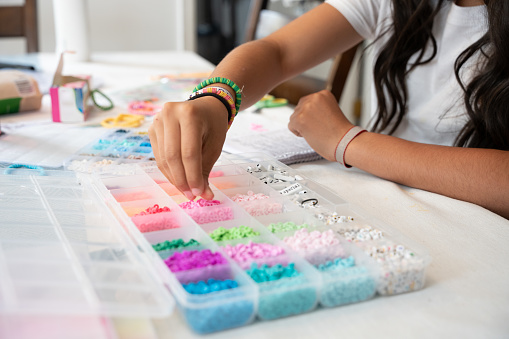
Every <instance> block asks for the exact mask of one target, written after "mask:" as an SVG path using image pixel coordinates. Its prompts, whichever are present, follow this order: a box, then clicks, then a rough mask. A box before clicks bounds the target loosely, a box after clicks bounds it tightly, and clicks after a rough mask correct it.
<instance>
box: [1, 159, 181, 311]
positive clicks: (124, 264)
mask: <svg viewBox="0 0 509 339" xmlns="http://www.w3.org/2000/svg"><path fill="white" fill-rule="evenodd" d="M93 180H94V179H93V178H92V177H91V176H89V175H86V174H79V173H78V174H76V173H74V172H70V171H44V170H41V169H39V170H27V169H15V170H13V169H4V168H0V277H1V278H0V313H4V314H7V313H9V314H81V315H83V314H100V315H108V316H149V317H159V316H167V315H169V314H170V313H171V312H172V311H173V309H174V305H175V301H174V299H173V297H172V296H171V295H170V293H169V291H168V290H167V288H166V287H165V286H164V285H163V283H162V282H161V280H160V278H159V277H158V274H157V273H156V272H155V271H154V269H153V265H150V264H149V263H148V262H147V261H148V259H147V258H146V257H145V256H144V255H143V253H142V252H140V250H139V249H138V248H137V247H136V245H135V244H134V243H133V242H132V240H131V239H130V238H129V237H128V236H127V235H126V233H125V232H124V230H123V228H122V227H123V225H122V224H121V221H119V220H118V219H117V218H115V217H114V215H113V213H112V211H111V210H110V209H109V208H108V207H107V205H106V204H104V198H103V197H102V196H101V195H100V194H99V192H98V191H97V190H96V188H95V187H94V184H93Z"/></svg>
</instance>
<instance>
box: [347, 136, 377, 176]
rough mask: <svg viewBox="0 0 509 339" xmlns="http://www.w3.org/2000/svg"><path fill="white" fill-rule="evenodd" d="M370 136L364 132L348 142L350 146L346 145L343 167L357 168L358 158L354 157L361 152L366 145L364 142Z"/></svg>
mask: <svg viewBox="0 0 509 339" xmlns="http://www.w3.org/2000/svg"><path fill="white" fill-rule="evenodd" d="M372 134H373V133H370V132H368V131H364V132H362V133H360V134H358V135H357V136H356V137H355V138H354V139H353V140H351V141H350V144H349V145H348V147H347V148H346V150H345V153H344V160H345V166H347V167H352V166H353V167H359V163H358V161H357V160H358V158H359V157H358V156H357V157H356V155H358V154H359V153H360V152H362V149H363V147H364V145H365V144H366V140H368V139H369V137H370V135H372Z"/></svg>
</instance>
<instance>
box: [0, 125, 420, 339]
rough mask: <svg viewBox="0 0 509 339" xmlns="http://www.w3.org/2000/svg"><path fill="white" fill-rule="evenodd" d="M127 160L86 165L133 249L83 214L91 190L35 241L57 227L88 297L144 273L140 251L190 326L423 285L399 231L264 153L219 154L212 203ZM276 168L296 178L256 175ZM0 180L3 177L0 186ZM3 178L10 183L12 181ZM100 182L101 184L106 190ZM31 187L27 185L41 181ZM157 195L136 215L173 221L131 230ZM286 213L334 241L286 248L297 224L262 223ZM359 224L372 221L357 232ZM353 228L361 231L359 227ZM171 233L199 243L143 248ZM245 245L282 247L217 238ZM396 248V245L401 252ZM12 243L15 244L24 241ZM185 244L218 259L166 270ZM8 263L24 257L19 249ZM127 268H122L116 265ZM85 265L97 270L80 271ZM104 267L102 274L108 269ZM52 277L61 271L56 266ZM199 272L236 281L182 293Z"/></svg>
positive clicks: (29, 228)
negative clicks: (153, 210)
mask: <svg viewBox="0 0 509 339" xmlns="http://www.w3.org/2000/svg"><path fill="white" fill-rule="evenodd" d="M125 137H126V135H124V136H123V138H124V139H121V140H125ZM119 139H120V138H119ZM133 147H134V146H133ZM136 147H138V146H136ZM120 161H123V160H119V162H120ZM133 163H135V161H133ZM137 164H139V165H135V166H133V167H132V168H133V169H132V170H131V174H129V171H123V170H120V167H119V170H117V171H115V166H121V164H120V163H119V164H118V165H115V166H111V167H106V166H105V167H104V168H103V169H104V170H101V171H100V172H98V171H96V172H94V173H96V174H98V175H100V178H101V180H102V182H99V181H98V187H97V190H98V191H99V192H100V193H101V194H103V196H104V201H105V202H106V203H107V205H108V207H110V209H111V210H112V211H113V213H114V215H115V216H116V217H117V219H118V222H119V224H120V225H121V229H122V230H123V231H124V232H126V234H127V236H128V238H129V239H131V240H132V241H133V242H134V243H135V246H134V247H132V248H129V249H127V248H125V246H122V244H121V242H120V240H119V238H118V237H120V239H122V236H121V235H119V234H117V233H111V232H108V231H106V230H103V229H102V228H103V227H105V226H106V225H107V223H108V221H107V220H103V219H100V218H99V216H98V215H97V213H93V211H92V213H89V212H90V211H89V208H90V207H89V206H88V205H87V204H89V203H90V199H88V200H86V201H87V204H84V205H83V206H82V207H83V208H84V209H83V210H81V209H79V208H78V209H76V211H75V213H74V215H75V216H74V219H70V216H69V214H71V213H67V212H59V215H58V216H57V217H56V219H57V220H59V222H60V223H62V231H59V232H57V233H56V234H54V233H51V232H48V233H47V235H46V236H47V237H48V238H47V239H46V240H45V241H44V243H42V242H41V243H40V244H39V246H43V244H46V243H52V242H55V241H56V240H55V239H58V236H62V234H63V235H64V236H65V237H66V239H68V244H69V245H70V246H71V247H72V248H73V251H72V252H71V253H73V258H78V260H79V261H80V262H81V263H82V266H83V267H84V268H85V272H86V273H85V274H86V275H87V276H90V277H94V278H93V279H94V284H96V285H97V286H96V285H93V291H94V293H95V295H97V296H99V297H100V298H102V299H103V300H104V301H106V302H107V301H108V298H109V297H111V296H112V294H109V293H108V291H107V286H108V284H109V283H108V279H111V278H112V277H113V276H119V275H123V276H125V277H127V278H126V279H127V280H126V283H125V285H123V287H129V286H131V285H132V286H134V285H135V284H137V283H139V282H140V281H141V280H142V279H143V278H144V276H140V275H139V274H136V273H137V272H136V269H135V268H133V267H134V266H136V265H137V264H138V263H137V262H136V255H137V254H142V258H144V259H145V261H144V263H145V264H149V265H150V266H151V267H152V268H153V269H154V271H155V272H156V273H157V275H158V276H159V278H160V279H161V280H162V281H163V282H164V284H165V285H166V286H168V287H169V289H170V290H171V292H172V294H173V296H174V298H175V300H176V301H177V305H178V308H179V310H180V311H181V313H182V314H183V317H184V319H185V320H186V322H187V323H188V324H189V326H190V327H191V328H192V329H193V330H194V331H196V332H198V333H210V332H215V331H220V330H224V329H228V328H232V327H237V326H243V325H246V324H249V323H251V322H252V321H253V320H254V319H255V317H258V319H261V320H270V319H278V318H282V317H286V316H291V315H294V314H300V313H305V312H309V311H311V310H313V309H315V308H316V306H317V305H318V304H320V305H322V306H324V307H335V306H340V305H344V304H349V303H354V302H360V301H364V300H368V299H370V298H373V297H374V296H375V295H376V293H377V292H378V294H380V295H388V294H397V293H402V292H408V291H412V290H416V289H419V288H422V287H423V286H424V283H425V271H426V268H427V266H428V264H429V256H428V255H427V254H426V251H425V250H422V249H421V248H420V247H419V246H417V245H415V244H414V243H413V242H411V241H410V240H409V239H406V238H405V237H403V236H402V235H401V234H400V232H397V231H395V230H394V229H393V228H391V227H389V226H387V225H385V224H382V223H381V222H379V220H377V219H376V218H371V217H370V216H368V215H367V214H365V213H364V211H363V210H361V209H358V208H356V207H355V206H353V205H349V204H347V203H346V202H345V200H344V199H343V198H341V197H339V196H337V195H335V194H334V193H332V192H331V191H329V190H328V189H326V188H324V187H322V186H320V185H318V184H317V183H315V182H314V181H312V180H310V179H309V178H306V177H305V176H301V175H299V173H298V171H295V170H293V169H291V168H289V167H287V166H285V165H283V164H282V163H280V162H278V161H276V160H274V159H273V158H271V157H269V156H266V155H263V154H236V155H231V154H223V155H221V157H220V158H219V159H218V162H217V163H216V165H215V167H214V168H213V171H212V172H214V173H215V174H214V175H212V176H211V177H210V178H209V182H210V183H211V185H212V189H213V191H214V194H215V199H216V200H219V201H221V204H220V205H217V206H209V207H201V208H195V209H189V210H186V209H182V208H181V207H179V206H178V204H180V203H182V202H187V201H188V199H187V198H186V197H185V196H184V195H182V194H181V192H179V191H178V190H177V189H176V188H175V187H174V186H173V185H172V184H171V183H169V181H168V180H167V179H166V178H165V177H164V175H163V174H162V173H161V172H160V171H159V170H158V169H157V167H156V166H155V165H154V164H153V163H148V162H145V163H144V162H137ZM257 165H259V166H257ZM282 171H285V172H286V173H284V174H283V175H287V176H292V177H293V178H295V177H296V176H299V177H300V178H298V179H297V178H295V181H291V180H290V181H286V182H275V183H274V182H273V183H268V184H264V183H263V180H262V181H261V180H260V178H262V179H263V177H264V176H268V175H271V176H273V175H274V174H281V173H280V172H282ZM1 180H2V178H0V183H1V182H2V181H1ZM6 184H9V185H10V184H12V182H10V183H6ZM14 184H15V183H14ZM293 184H299V185H300V187H298V188H297V189H292V190H288V192H286V191H285V192H283V193H284V194H283V193H281V191H283V190H285V189H288V188H289V186H291V185H293ZM104 185H106V186H107V188H109V189H110V190H109V191H108V189H106V188H105V187H104ZM54 186H58V185H54ZM29 188H31V189H32V190H33V189H35V190H36V191H37V190H38V189H39V186H37V185H34V186H29ZM250 191H252V192H253V194H257V193H262V194H265V195H266V196H268V198H267V199H263V200H251V201H249V200H248V201H236V202H235V201H233V198H234V197H235V196H236V195H238V194H242V195H247V194H248V193H249V192H250ZM16 194H17V193H12V194H11V195H9V196H8V199H10V200H6V201H8V203H9V204H10V205H9V206H12V207H18V206H20V205H19V201H18V200H16V199H17V196H16ZM30 195H31V193H30V191H29V190H27V192H25V193H24V196H30ZM346 195H347V194H345V196H346ZM24 196H23V197H24ZM0 199H2V198H0ZM46 201H47V200H44V201H43V202H42V204H43V206H46ZM34 204H36V205H37V202H36V201H34ZM55 204H57V203H56V202H55ZM155 204H158V205H159V207H161V206H168V207H170V209H171V210H172V211H171V212H166V214H165V213H158V214H154V215H149V216H141V217H143V218H147V219H150V218H162V217H165V216H166V215H168V216H170V215H172V216H174V217H175V218H174V219H178V223H179V226H180V227H179V228H170V229H165V230H155V229H150V232H145V233H143V229H142V230H141V231H140V229H139V227H137V226H139V224H140V223H139V222H137V221H136V220H134V219H136V217H135V214H138V213H140V212H141V211H143V210H144V209H146V208H147V207H150V206H154V205H155ZM257 204H260V206H258V205H257ZM267 204H269V205H272V206H275V205H276V204H279V206H280V210H278V211H277V213H258V212H259V211H261V210H264V208H265V207H264V205H267ZM37 206H40V205H37ZM55 206H56V205H55ZM224 208H228V209H229V211H230V210H231V213H230V212H228V213H226V212H225V213H221V209H224ZM43 210H44V209H42V210H41V211H43ZM41 211H38V210H34V211H32V214H27V216H28V217H29V222H27V221H26V220H25V222H23V223H22V224H21V225H20V226H21V228H20V229H21V232H22V233H16V236H15V237H23V236H25V237H30V236H31V234H33V233H32V232H36V230H35V223H36V222H38V221H39V222H41V225H40V226H41V227H46V228H50V226H48V223H50V224H51V222H52V221H53V220H54V219H55V218H53V217H50V218H49V219H48V217H46V219H44V215H43V214H41V213H38V212H41ZM223 212H224V211H223ZM273 212H274V211H273ZM219 215H223V216H225V215H228V218H219V219H220V220H219V219H218V220H216V219H214V218H212V217H210V216H219ZM174 219H172V220H174ZM8 220H9V224H8V226H9V227H6V228H5V229H4V230H3V232H4V234H6V235H7V238H6V240H4V239H2V238H1V235H0V239H2V240H0V246H7V245H8V246H14V245H13V244H14V241H12V239H13V238H12V237H13V236H12V234H14V233H12V232H14V231H12V229H13V228H14V225H16V226H17V222H18V221H19V220H18V219H8ZM48 220H49V221H48ZM289 222H292V223H294V224H295V225H305V226H306V227H307V228H308V229H309V231H313V230H318V231H327V230H332V231H333V232H334V235H335V237H336V238H337V239H338V241H339V243H337V244H334V245H332V246H323V247H320V248H317V249H315V250H305V251H304V250H298V251H295V250H292V249H291V248H289V247H288V246H287V245H286V244H285V243H284V242H283V241H282V240H283V239H284V237H285V236H289V235H292V234H294V233H295V232H296V230H293V231H286V232H285V231H282V232H277V233H272V232H271V231H269V229H268V226H269V225H270V224H275V223H289ZM71 225H73V226H71ZM80 225H86V227H87V228H89V230H87V232H86V233H83V226H80ZM239 226H247V227H250V228H251V229H252V230H253V231H254V232H257V235H253V234H251V235H250V236H249V237H245V238H241V239H232V240H224V238H223V239H222V240H220V241H217V242H216V241H214V240H213V239H212V238H211V236H210V234H211V233H212V232H214V231H215V230H217V229H219V228H220V227H222V228H224V229H225V230H229V229H232V228H233V227H239ZM368 226H369V227H371V229H367V227H368ZM73 228H74V229H73ZM366 229H367V230H366ZM361 230H362V232H364V233H363V234H362V235H360V236H358V233H360V232H361ZM366 232H367V233H366ZM370 232H371V233H370ZM377 232H381V233H377ZM9 234H11V235H10V237H11V238H9ZM36 234H39V233H36ZM366 234H369V235H366ZM381 235H383V236H381ZM117 236H118V237H117ZM97 237H101V239H102V240H101V241H96V242H90V241H91V240H92V239H97ZM214 238H216V237H214ZM85 239H86V240H85ZM177 239H182V243H183V242H188V241H190V240H191V239H194V240H197V241H198V242H199V244H193V245H192V246H188V247H184V248H172V249H166V250H162V251H156V250H155V248H154V247H153V245H155V244H158V243H161V242H164V241H173V240H177ZM249 243H254V244H262V243H263V244H269V245H272V246H278V247H280V248H282V249H283V250H284V253H278V254H274V255H266V256H264V257H262V258H251V259H246V260H240V259H238V258H236V257H235V256H233V257H232V258H230V257H229V256H228V255H227V253H230V252H228V251H229V250H227V248H226V247H227V246H236V245H239V244H249ZM398 246H400V247H398ZM401 246H404V249H403V252H401V251H402V250H401ZM13 248H14V247H13ZM42 248H45V247H42ZM389 248H390V249H391V250H392V249H396V248H397V249H398V251H400V252H397V253H396V252H395V253H396V254H394V255H392V257H395V256H396V257H397V256H398V255H399V254H401V253H403V255H402V259H401V258H399V259H398V260H392V259H391V260H388V259H387V258H389V257H390V256H387V257H383V256H382V257H380V256H379V255H378V254H379V253H380V251H382V253H385V252H390V251H389ZM133 249H135V250H134V252H133ZM405 249H409V250H410V251H411V253H413V255H411V254H408V253H410V252H408V251H407V252H405ZM17 250H21V252H23V251H22V249H17ZM192 250H211V251H212V252H217V253H221V254H222V255H223V257H224V258H225V260H226V262H223V263H222V264H219V265H214V266H210V267H200V268H191V269H185V270H181V271H178V270H177V271H175V272H172V271H170V269H169V268H168V266H167V265H166V263H165V262H164V260H167V259H168V258H171V257H172V256H173V255H175V253H177V252H178V253H181V252H183V251H192ZM61 251H64V252H65V249H62V248H59V249H57V247H54V248H52V250H51V251H48V252H47V254H46V255H47V256H48V257H55V256H57V255H58V254H59V253H61ZM383 251H385V252H383ZM395 251H396V250H395ZM65 253H67V252H65ZM405 255H406V256H405ZM392 257H391V258H392ZM71 259H72V258H71ZM382 259H383V260H382ZM17 260H28V258H27V257H26V255H25V254H21V255H20V256H19V259H17ZM69 260H70V259H69ZM126 265H131V266H132V267H130V268H125V266H126ZM253 265H254V266H253ZM263 265H266V266H263ZM278 265H281V266H278ZM290 265H293V266H290ZM89 267H97V268H94V269H90V270H89ZM109 267H110V268H111V272H112V275H109V274H108V273H107V272H108V271H109V269H108V268H109ZM136 267H137V266H136ZM263 267H266V268H267V269H268V268H270V267H276V268H274V270H284V267H287V269H288V267H290V268H291V267H293V268H295V269H296V270H297V271H298V272H299V274H298V275H297V276H292V277H284V278H281V279H278V280H271V281H261V280H260V277H257V276H256V275H253V276H252V277H251V275H250V274H253V272H252V271H250V270H252V269H254V268H263ZM290 271H291V269H290ZM119 272H120V273H119ZM18 273H19V272H18ZM19 274H22V273H19ZM62 274H64V277H65V274H66V273H65V272H63V273H62ZM208 279H219V280H224V279H234V280H235V281H237V283H238V287H236V288H232V289H225V290H220V291H215V292H211V293H206V294H193V293H189V292H188V291H187V290H186V288H184V285H186V284H190V283H196V282H198V281H207V280H208ZM256 281H260V282H256ZM98 291H100V292H98ZM139 291H140V293H139V294H137V295H136V296H135V298H134V300H133V302H132V304H129V303H128V304H129V305H131V306H133V305H135V304H136V303H137V302H138V301H139V300H141V299H139V298H142V297H143V296H144V293H145V292H146V291H147V290H146V287H144V288H140V289H139ZM126 302H127V301H126ZM147 302H148V304H150V303H151V299H150V297H148V298H147Z"/></svg>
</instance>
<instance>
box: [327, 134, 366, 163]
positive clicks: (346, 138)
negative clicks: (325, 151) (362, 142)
mask: <svg viewBox="0 0 509 339" xmlns="http://www.w3.org/2000/svg"><path fill="white" fill-rule="evenodd" d="M364 132H366V130H365V129H363V128H361V127H359V126H355V125H351V124H350V125H349V126H347V127H346V130H343V133H342V137H341V139H340V140H339V141H338V143H337V146H336V149H335V153H334V159H335V160H336V162H338V163H340V164H341V165H343V166H345V167H347V168H350V167H352V166H351V165H350V164H349V163H348V161H347V160H348V159H347V157H346V154H347V150H348V148H349V147H350V144H351V143H352V142H353V141H354V140H355V139H356V138H357V137H358V136H359V135H361V134H362V133H364Z"/></svg>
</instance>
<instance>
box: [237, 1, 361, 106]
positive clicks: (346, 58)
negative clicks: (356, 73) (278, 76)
mask: <svg viewBox="0 0 509 339" xmlns="http://www.w3.org/2000/svg"><path fill="white" fill-rule="evenodd" d="M268 2H269V1H268V0H251V4H250V8H249V13H248V20H247V27H246V33H245V38H244V40H245V41H246V42H247V41H251V40H254V38H255V34H256V28H257V26H258V22H259V18H260V12H261V11H262V10H263V9H267V6H268ZM358 46H359V45H357V46H354V47H352V48H351V49H349V50H348V51H346V52H344V53H342V54H340V55H337V56H336V57H335V59H334V62H333V64H332V66H331V69H330V71H329V76H328V78H327V79H326V80H321V79H317V78H314V77H311V76H307V75H303V74H301V75H298V76H296V77H294V78H292V79H289V80H287V81H285V82H284V83H282V84H280V85H279V86H277V87H276V88H274V89H273V90H272V91H271V92H270V94H272V95H274V96H276V97H278V98H286V99H288V102H289V103H291V104H293V105H296V104H297V103H298V102H299V99H300V98H301V97H303V96H306V95H308V94H311V93H316V92H319V91H321V90H323V89H327V90H329V91H331V92H332V94H334V96H335V97H336V100H337V101H338V102H339V99H340V98H341V93H342V92H343V88H344V86H345V83H346V78H347V76H348V72H349V71H350V67H351V65H352V62H353V59H354V57H355V53H356V51H357V47H358Z"/></svg>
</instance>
